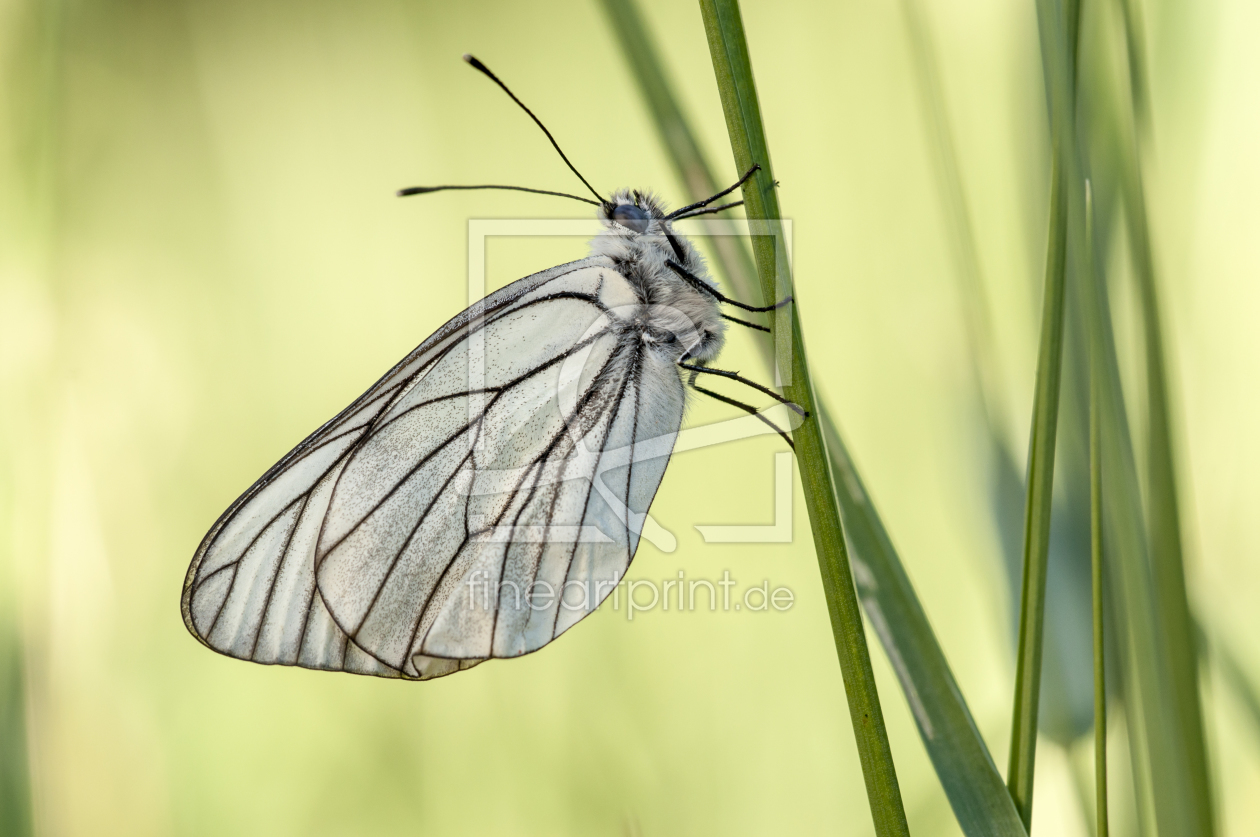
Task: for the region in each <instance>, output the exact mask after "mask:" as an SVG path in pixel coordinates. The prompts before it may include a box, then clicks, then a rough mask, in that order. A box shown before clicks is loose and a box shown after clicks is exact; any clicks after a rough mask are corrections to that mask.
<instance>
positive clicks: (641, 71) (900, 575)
mask: <svg viewBox="0 0 1260 837" xmlns="http://www.w3.org/2000/svg"><path fill="white" fill-rule="evenodd" d="M601 5H602V6H603V7H604V8H605V10H606V12H607V14H608V18H609V23H610V25H611V26H612V27H613V29H614V32H615V34H616V37H617V40H618V42H619V43H620V45H621V47H622V49H623V50H624V51H625V52H626V59H627V63H628V65H629V68H630V70H631V73H632V74H633V75H634V76H635V78H636V81H637V82H638V85H639V89H640V92H641V93H642V94H643V97H644V100H645V102H646V103H647V105H648V110H649V113H650V115H651V117H652V119H653V121H654V122H655V124H656V128H657V131H658V133H659V135H660V137H661V141H662V144H663V145H664V146H665V149H666V151H667V152H668V153H669V155H670V159H671V161H672V162H673V165H674V169H675V172H676V173H677V174H678V177H679V179H680V180H681V181H682V185H683V188H684V189H685V190H686V193H687V195H688V197H689V198H691V199H692V200H698V199H700V198H704V197H708V196H709V195H711V194H713V192H714V191H716V189H717V188H718V187H717V184H716V181H714V179H713V177H712V174H711V171H712V168H711V167H710V166H709V164H708V162H707V160H706V159H705V157H704V155H703V152H702V151H701V150H700V147H699V144H698V143H697V142H696V140H695V138H694V133H693V132H692V131H691V127H690V125H689V124H688V123H687V120H686V118H685V115H684V114H683V112H682V111H681V109H680V108H679V107H678V105H677V98H676V97H675V96H674V93H673V90H672V88H671V85H670V84H669V81H668V78H667V75H666V73H665V71H664V69H663V68H662V66H661V62H660V58H659V54H658V52H657V50H656V49H655V47H654V45H653V43H652V39H651V36H650V34H649V32H648V29H647V27H646V26H645V25H644V22H643V19H642V16H641V15H640V12H639V8H638V4H637V3H636V2H634V0H602V2H601ZM721 240H724V241H730V242H732V243H734V244H736V245H737V246H736V247H735V248H733V249H734V250H735V251H736V256H737V258H742V260H743V262H744V263H745V264H747V265H748V269H747V270H742V269H741V268H740V266H739V265H738V264H736V265H730V264H724V263H725V262H726V260H727V259H728V258H730V256H729V255H728V254H727V253H726V252H725V251H721V250H719V251H717V252H716V253H715V262H716V263H717V266H718V269H719V270H721V271H722V272H723V275H724V276H725V277H727V279H728V281H729V282H730V284H731V286H732V287H733V288H734V289H735V290H736V292H737V295H738V296H739V297H740V298H744V299H756V298H757V297H758V296H760V294H761V288H760V286H758V285H756V273H755V270H754V269H753V267H752V259H751V257H750V256H748V254H747V251H746V249H745V247H744V244H743V242H742V241H741V240H739V239H737V238H735V237H733V236H726V237H723V238H722V239H721ZM817 406H818V408H819V416H820V419H821V421H822V424H823V429H824V432H825V433H826V443H827V451H828V453H829V454H830V457H831V464H832V470H833V473H834V475H835V487H836V494H837V497H838V499H839V501H840V511H841V517H842V520H843V522H844V526H845V535H846V538H847V540H848V545H849V548H850V550H851V553H850V556H851V559H852V563H853V564H854V565H855V566H859V569H858V570H857V571H856V572H855V581H856V584H857V590H858V595H859V599H860V601H861V604H862V607H863V609H864V610H865V611H866V614H867V619H868V620H869V621H870V623H871V625H872V626H874V628H875V631H876V635H877V636H878V637H879V639H880V642H881V643H882V644H883V646H884V650H885V652H886V653H887V655H888V658H889V659H890V660H891V661H892V662H893V670H894V671H895V672H896V674H897V677H898V681H899V682H900V684H901V687H902V691H903V694H904V695H905V697H906V700H907V702H908V704H909V705H910V708H911V711H912V715H913V716H914V718H915V722H916V724H917V725H918V729H919V734H920V737H921V738H922V740H923V744H924V747H925V748H926V750H927V752H928V756H929V758H930V759H931V761H932V765H933V767H934V768H935V769H936V773H937V776H938V777H939V779H940V781H941V785H942V787H943V788H944V790H945V794H946V797H947V798H948V799H949V802H950V805H951V807H952V808H953V810H954V815H955V817H956V818H957V820H958V823H959V825H960V826H961V828H962V831H963V833H964V834H966V835H968V837H982V835H1011V837H1022V835H1024V834H1025V833H1026V832H1025V831H1024V826H1023V823H1021V822H1020V819H1019V815H1018V814H1017V813H1016V812H1015V807H1014V805H1013V804H1012V803H1011V799H1010V796H1009V795H1008V794H1007V792H1006V786H1005V785H1004V784H1003V782H1002V777H1001V774H1000V773H998V770H997V767H996V765H995V764H994V763H993V758H992V757H991V756H990V754H989V750H988V748H987V747H986V746H985V743H984V739H983V738H982V737H981V735H980V732H979V730H978V729H977V727H976V724H975V721H974V720H973V719H972V715H971V711H970V709H969V708H968V706H967V702H966V700H965V699H964V698H963V695H962V692H961V691H960V690H959V688H958V685H957V682H956V681H955V679H954V675H953V672H952V671H951V669H950V667H949V663H948V662H947V661H946V659H945V655H944V653H943V652H942V650H941V646H940V643H939V642H938V641H937V638H936V634H935V633H933V631H932V627H931V625H930V623H929V622H928V619H927V616H926V614H925V613H924V611H923V606H922V605H921V604H920V602H919V598H918V595H917V594H916V593H915V591H914V587H913V585H912V584H911V583H910V579H909V577H908V576H907V575H906V572H905V569H904V568H903V566H902V563H901V558H900V556H899V555H898V554H897V551H896V549H895V548H894V547H893V544H892V540H891V539H890V538H889V536H888V533H887V532H886V531H885V529H884V525H883V521H882V520H881V519H880V516H879V512H878V510H877V509H876V507H875V505H874V503H873V502H872V500H871V498H870V496H869V495H868V494H867V493H866V490H865V488H864V486H863V483H862V479H861V476H860V475H859V473H858V471H857V467H856V465H855V464H854V462H853V460H852V458H851V457H850V456H849V452H848V448H847V447H846V445H845V444H844V441H843V440H842V438H841V436H840V434H839V431H838V430H837V429H836V427H835V425H834V423H833V422H832V421H831V420H830V419H829V418H828V410H827V408H826V405H825V404H822V403H821V402H820V403H819V404H818V405H817ZM1013 472H1014V471H1013V469H1012V473H1013ZM1015 480H1016V483H1017V484H1018V482H1019V477H1018V475H1016V477H1015Z"/></svg>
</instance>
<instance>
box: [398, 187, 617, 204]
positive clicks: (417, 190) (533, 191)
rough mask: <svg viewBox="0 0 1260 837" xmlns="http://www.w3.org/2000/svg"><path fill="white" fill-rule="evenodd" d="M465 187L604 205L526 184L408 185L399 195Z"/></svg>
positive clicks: (405, 195)
mask: <svg viewBox="0 0 1260 837" xmlns="http://www.w3.org/2000/svg"><path fill="white" fill-rule="evenodd" d="M463 189H507V190H508V191H510V192H529V193H530V194H534V195H554V196H556V197H557V198H570V199H572V200H575V201H581V202H582V203H589V204H591V205H593V206H603V204H599V203H596V202H595V201H593V200H591V199H590V198H584V197H582V196H581V195H570V194H569V193H568V192H551V191H548V190H546V189H529V188H526V187H525V186H497V185H484V186H408V187H407V188H406V189H399V190H398V192H397V195H398V197H400V198H405V197H407V196H408V195H427V194H428V193H430V192H449V191H452V190H463Z"/></svg>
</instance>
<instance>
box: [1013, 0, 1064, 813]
mask: <svg viewBox="0 0 1260 837" xmlns="http://www.w3.org/2000/svg"><path fill="white" fill-rule="evenodd" d="M1037 17H1038V25H1039V31H1040V33H1041V51H1042V60H1043V63H1044V65H1045V73H1046V78H1047V93H1048V99H1049V101H1050V111H1051V120H1050V134H1051V149H1052V150H1051V171H1050V233H1049V236H1048V244H1047V252H1046V273H1045V283H1044V296H1043V301H1042V312H1041V316H1042V319H1041V339H1040V349H1039V352H1038V356H1037V378H1036V384H1035V389H1034V394H1033V416H1032V429H1031V432H1030V434H1029V436H1030V438H1029V450H1028V480H1027V494H1026V495H1025V496H1026V504H1025V510H1024V574H1023V584H1022V588H1021V594H1020V610H1019V614H1020V621H1019V640H1018V642H1017V644H1016V658H1015V666H1016V667H1015V697H1014V708H1013V711H1012V713H1011V714H1012V717H1011V748H1010V760H1009V766H1008V769H1007V774H1006V785H1007V787H1008V788H1009V789H1010V792H1011V798H1012V799H1014V801H1015V807H1016V808H1017V809H1018V810H1019V814H1020V817H1021V818H1022V819H1023V821H1024V827H1025V828H1028V829H1030V830H1031V828H1032V804H1033V777H1034V770H1035V766H1036V758H1037V720H1038V708H1039V701H1040V698H1041V656H1042V648H1043V634H1044V625H1045V604H1046V577H1047V568H1048V561H1049V554H1050V517H1051V503H1052V500H1053V496H1054V454H1055V443H1056V442H1057V437H1058V422H1059V390H1060V382H1061V380H1062V373H1063V311H1064V295H1065V288H1066V283H1067V277H1066V272H1067V267H1068V259H1067V253H1068V246H1067V245H1068V238H1067V236H1068V221H1069V214H1070V213H1069V211H1068V203H1069V201H1072V200H1073V199H1074V198H1075V195H1074V194H1073V193H1074V191H1075V189H1074V186H1075V183H1076V179H1077V178H1078V176H1079V164H1078V162H1077V160H1076V159H1075V141H1074V139H1073V138H1074V136H1075V127H1076V126H1075V111H1076V42H1077V24H1078V22H1079V7H1078V6H1077V4H1076V3H1075V2H1071V0H1069V2H1068V3H1066V4H1059V3H1051V2H1044V0H1039V2H1038V3H1037ZM1078 223H1079V222H1078ZM1080 241H1081V238H1080V236H1077V237H1076V242H1078V247H1079V242H1080ZM1073 255H1074V256H1076V262H1077V263H1076V265H1075V266H1076V267H1077V268H1078V270H1079V268H1080V261H1081V258H1080V255H1079V253H1078V252H1076V251H1075V250H1074V253H1073Z"/></svg>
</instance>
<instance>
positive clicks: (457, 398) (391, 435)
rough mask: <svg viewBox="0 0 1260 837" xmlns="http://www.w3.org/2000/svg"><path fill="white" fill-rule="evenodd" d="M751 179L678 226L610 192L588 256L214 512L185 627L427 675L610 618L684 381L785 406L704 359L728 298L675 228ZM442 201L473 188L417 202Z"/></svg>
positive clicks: (263, 653) (667, 446)
mask: <svg viewBox="0 0 1260 837" xmlns="http://www.w3.org/2000/svg"><path fill="white" fill-rule="evenodd" d="M470 63H473V65H474V66H475V67H477V69H479V70H482V72H484V73H485V74H486V75H488V76H490V77H491V78H492V79H494V80H495V81H496V82H497V83H499V85H500V86H501V87H503V89H504V90H507V88H506V87H505V86H503V84H502V82H499V81H498V79H497V78H495V77H494V76H493V74H491V73H490V72H489V70H487V69H485V68H484V65H480V63H479V62H476V59H470ZM508 93H509V95H511V92H510V91H508ZM512 98H513V99H515V98H516V97H515V96H513V97H512ZM517 102H518V104H519V103H520V102H519V100H517ZM521 107H522V108H524V105H523V104H522V105H521ZM526 111H527V112H528V109H527V108H526ZM530 115H531V116H533V114H532V113H530ZM535 121H537V119H536V118H535ZM539 125H540V126H541V122H539ZM543 130H544V131H546V129H545V128H544V129H543ZM550 136H551V135H550V133H548V137H549V138H550ZM552 142H553V144H554V143H555V141H554V139H553V140H552ZM556 147H557V150H559V146H556ZM562 156H563V153H562ZM566 162H568V160H567V158H566ZM570 168H572V166H571V165H570ZM755 170H756V169H755V168H754V169H753V170H752V171H749V172H748V174H747V175H745V177H744V180H746V179H747V178H748V177H750V176H751V175H752V174H753V172H754V171H755ZM574 171H575V173H576V169H574ZM578 176H579V177H581V175H580V174H579V175H578ZM583 182H585V179H583ZM742 183H743V180H741V181H740V183H738V184H736V185H735V186H732V187H731V188H730V189H727V190H725V191H723V192H721V193H719V194H718V195H715V196H714V197H713V198H710V199H708V200H707V201H702V202H700V203H697V204H693V205H691V206H689V207H684V208H683V209H681V210H678V211H677V212H674V213H672V214H667V213H666V212H665V211H664V210H663V208H662V207H661V206H660V205H659V204H658V202H657V201H656V200H655V199H654V198H652V197H651V196H650V195H648V194H646V193H643V192H637V191H635V192H632V191H621V192H618V193H616V194H614V195H613V197H612V199H611V200H604V199H602V198H601V199H600V201H599V202H598V203H596V205H597V206H598V207H599V208H598V213H597V214H598V217H599V218H600V220H601V221H602V222H603V225H604V230H603V232H602V233H601V234H600V235H598V236H597V237H596V238H595V239H594V240H593V241H592V242H591V255H590V256H588V257H587V258H585V259H581V260H579V261H575V262H571V263H569V264H566V265H561V266H559V267H554V268H551V269H550V270H545V271H543V272H541V273H537V274H534V275H533V276H529V277H526V278H524V279H521V280H519V281H517V282H514V283H512V284H511V285H509V286H507V287H506V288H503V289H502V290H499V291H497V292H495V293H493V294H491V295H490V296H488V297H487V298H485V299H484V300H482V301H480V302H478V303H476V304H474V305H473V306H472V307H470V308H469V309H468V310H466V311H464V312H463V313H462V314H460V315H459V316H457V317H455V318H454V319H452V320H451V321H450V322H448V323H447V324H446V325H445V326H443V327H442V328H440V329H439V330H438V331H437V332H436V333H434V334H433V335H432V336H431V337H429V338H428V339H427V340H425V341H424V342H423V343H421V344H420V346H418V347H417V348H416V349H415V350H414V351H412V352H411V353H410V354H409V355H408V356H407V357H406V358H404V359H403V360H402V361H401V362H400V363H399V364H398V365H397V366H395V367H394V368H393V369H391V370H390V371H389V372H388V373H387V374H386V375H385V376H384V377H383V378H381V379H380V380H379V381H378V382H377V383H376V384H375V385H373V386H372V387H371V389H369V390H368V391H367V392H366V393H364V394H363V395H362V396H360V397H359V399H358V400H356V401H355V402H354V403H353V404H351V405H350V406H349V407H347V408H346V409H345V410H344V411H342V412H341V413H340V414H339V415H337V416H336V417H335V418H333V419H332V420H331V421H329V422H328V423H327V424H325V425H324V426H323V427H321V428H319V429H318V430H317V431H315V432H314V433H313V434H311V435H310V436H309V437H307V438H306V439H305V440H304V441H303V442H302V443H301V444H299V445H298V446H297V447H296V448H294V449H293V450H292V451H290V452H289V454H288V455H286V456H285V457H284V458H283V459H281V460H280V461H279V462H278V463H277V464H276V465H275V466H273V467H272V468H271V469H270V470H269V471H268V472H267V473H266V474H264V475H263V477H262V478H261V479H259V480H258V482H256V483H255V484H254V485H253V486H252V487H251V488H250V489H249V490H248V491H246V492H245V494H243V495H242V496H241V497H240V498H239V499H238V500H237V501H236V502H235V503H233V504H232V506H231V507H230V508H229V509H228V510H227V511H226V512H224V514H223V515H222V516H221V517H220V518H219V520H218V521H217V522H216V523H215V525H214V526H213V528H211V530H210V532H209V533H208V534H207V535H206V537H205V538H204V540H203V541H202V543H201V546H200V547H199V548H198V550H197V553H196V555H195V556H194V558H193V561H192V565H191V566H190V567H189V569H188V575H187V577H186V579H185V582H184V591H183V597H182V600H181V609H182V611H183V616H184V623H185V624H186V625H187V627H188V630H189V631H191V632H192V634H193V635H194V636H196V637H197V638H198V639H199V640H200V641H201V642H203V643H204V644H206V645H207V646H209V647H210V648H212V649H214V650H216V651H219V652H221V653H223V654H227V655H229V656H232V657H237V658H239V659H244V660H252V661H254V662H259V663H266V664H280V665H298V666H303V667H306V668H312V669H322V670H332V671H348V672H354V673H358V674H373V675H378V676H383V677H403V678H411V679H421V680H424V679H429V678H432V677H439V676H442V675H445V674H450V673H453V672H456V671H462V670H464V669H467V668H471V667H472V666H474V665H476V664H478V663H480V662H483V661H484V660H486V659H489V658H499V657H515V656H519V655H521V654H526V653H529V652H531V651H535V650H537V649H539V648H541V647H542V646H544V645H546V644H547V643H549V642H551V641H552V640H553V639H555V638H556V637H558V636H559V635H560V634H562V633H563V632H564V631H566V630H568V629H569V628H570V627H571V626H573V625H574V624H575V623H576V622H578V621H579V620H580V619H582V618H583V617H584V616H586V615H587V614H589V613H590V612H592V611H593V610H595V608H596V607H598V606H599V604H600V602H602V601H603V600H604V599H605V598H606V597H607V596H608V594H609V593H610V592H611V591H612V589H613V588H614V587H615V586H616V584H617V583H618V582H619V581H620V580H621V578H622V576H624V575H625V572H626V570H627V568H628V567H629V565H630V561H631V559H632V558H633V556H634V553H635V549H636V548H637V546H638V543H639V537H640V534H641V532H642V529H643V525H644V520H645V518H646V515H647V511H648V507H649V506H650V505H651V502H652V498H653V497H654V496H655V494H656V490H657V488H658V487H659V485H660V481H661V478H662V476H663V474H664V471H665V466H666V465H667V464H668V461H669V457H670V453H671V451H672V450H673V445H674V440H675V438H676V436H677V434H678V431H679V428H680V426H681V423H682V416H683V409H684V404H685V387H684V381H683V375H688V376H689V378H690V384H691V386H693V387H695V388H696V389H698V390H699V391H701V392H707V393H709V394H711V395H713V396H714V397H717V398H719V399H720V400H722V401H725V402H727V403H730V404H734V405H736V406H739V407H741V408H743V409H746V410H748V411H749V412H751V413H753V414H754V415H758V416H759V417H760V415H759V414H758V413H757V412H756V410H755V409H754V408H752V407H749V406H748V405H745V404H742V403H741V402H738V401H736V400H734V399H730V398H726V397H725V396H720V395H718V394H716V393H711V392H709V391H708V390H705V389H703V388H701V387H696V386H695V378H696V376H697V375H698V374H701V373H711V374H718V375H725V376H726V377H734V378H736V379H737V380H739V381H741V382H743V383H747V384H750V385H751V386H754V387H755V388H757V389H758V390H759V391H761V392H763V393H766V394H768V395H770V396H772V397H774V398H776V399H777V400H780V401H783V399H782V398H781V397H780V396H778V395H777V394H775V393H773V392H772V391H770V390H768V389H766V388H764V387H761V386H759V385H756V384H752V383H751V382H749V381H746V380H744V379H742V378H739V377H738V376H737V375H735V373H729V372H722V371H721V370H715V369H709V368H706V367H705V365H704V364H706V363H708V362H709V361H711V360H713V359H714V358H715V357H716V356H717V354H718V352H719V351H720V350H721V348H722V344H723V340H724V330H725V324H724V322H723V320H724V319H726V320H734V318H732V317H726V316H725V315H723V314H721V312H720V311H719V307H718V306H719V302H731V301H730V300H727V299H726V298H725V297H723V296H722V295H721V294H719V293H718V292H717V290H716V289H715V288H714V287H713V285H712V283H711V282H710V280H709V279H708V278H707V274H706V272H705V269H704V265H703V261H702V259H701V258H700V256H699V254H698V253H697V252H696V251H695V249H694V248H693V247H692V245H691V244H690V243H689V242H688V241H687V240H686V239H684V238H682V237H681V236H679V235H677V234H676V233H675V232H674V231H673V228H672V222H673V221H674V220H677V219H678V218H682V217H687V216H689V215H694V214H702V213H704V212H711V211H715V210H711V209H706V207H708V205H709V204H710V203H712V202H713V201H715V200H716V199H717V198H719V197H722V196H723V195H725V194H728V193H729V192H731V191H733V190H734V189H735V188H737V187H738V186H739V185H740V184H742ZM441 188H460V187H427V188H419V189H414V190H404V193H407V194H413V193H416V192H423V191H436V190H437V189H441ZM464 188H484V187H464ZM588 188H590V187H589V184H588ZM525 191H537V190H525ZM591 191H592V192H594V189H592V190H591ZM595 194H596V196H597V197H599V195H598V193H595ZM568 197H574V196H568ZM578 199H579V200H585V199H584V198H578ZM590 202H591V203H595V202H594V201H590ZM723 208H724V207H723ZM732 304H736V305H740V304H739V303H732ZM740 307H743V308H746V309H748V310H769V309H768V308H751V307H750V306H743V305H740ZM735 321H736V322H741V323H742V322H743V321H740V320H735ZM748 325H751V324H748ZM753 327H754V328H760V327H759V326H753ZM763 420H765V419H763ZM777 429H778V428H776V430H777ZM784 438H787V437H786V436H784ZM789 443H790V440H789Z"/></svg>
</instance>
